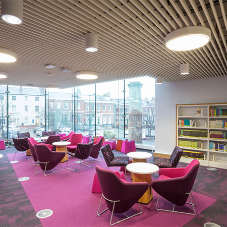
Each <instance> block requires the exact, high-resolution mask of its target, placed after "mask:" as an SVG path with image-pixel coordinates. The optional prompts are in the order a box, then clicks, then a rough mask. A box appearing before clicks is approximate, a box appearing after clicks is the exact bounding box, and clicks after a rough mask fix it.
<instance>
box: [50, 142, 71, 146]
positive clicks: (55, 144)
mask: <svg viewBox="0 0 227 227" xmlns="http://www.w3.org/2000/svg"><path fill="white" fill-rule="evenodd" d="M52 144H53V145H54V146H67V145H69V144H71V143H70V142H67V141H59V142H53V143H52Z"/></svg>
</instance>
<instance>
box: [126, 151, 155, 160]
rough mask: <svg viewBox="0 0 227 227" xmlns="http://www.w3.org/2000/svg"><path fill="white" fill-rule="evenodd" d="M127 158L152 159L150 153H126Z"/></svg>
mask: <svg viewBox="0 0 227 227" xmlns="http://www.w3.org/2000/svg"><path fill="white" fill-rule="evenodd" d="M127 156H128V157H129V158H136V159H147V158H151V157H152V154H151V153H148V152H140V151H136V152H129V153H127Z"/></svg>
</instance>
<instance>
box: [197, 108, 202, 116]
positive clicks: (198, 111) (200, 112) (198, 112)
mask: <svg viewBox="0 0 227 227" xmlns="http://www.w3.org/2000/svg"><path fill="white" fill-rule="evenodd" d="M196 116H203V108H197V111H196Z"/></svg>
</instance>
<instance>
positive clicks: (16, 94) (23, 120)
mask: <svg viewBox="0 0 227 227" xmlns="http://www.w3.org/2000/svg"><path fill="white" fill-rule="evenodd" d="M0 105H1V109H0V114H1V117H0V124H1V125H0V134H1V136H2V138H3V139H5V140H7V132H8V138H9V139H11V138H12V137H16V136H17V132H18V131H20V132H25V131H29V132H30V134H31V136H33V137H37V136H39V135H41V132H42V131H43V130H47V131H50V130H51V131H56V133H57V132H62V133H66V134H69V133H70V131H75V132H77V133H82V134H83V135H91V136H93V137H94V136H100V135H102V136H104V137H105V139H118V138H128V139H129V140H130V139H134V140H135V141H136V143H137V144H141V145H143V146H148V147H149V146H152V147H153V146H154V141H155V80H154V79H153V78H151V77H140V78H134V79H127V80H116V81H111V82H105V83H98V84H91V85H86V86H80V87H73V88H67V89H45V88H34V87H22V86H1V87H0ZM7 126H8V128H7ZM7 129H8V131H7Z"/></svg>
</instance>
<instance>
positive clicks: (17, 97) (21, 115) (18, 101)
mask: <svg viewBox="0 0 227 227" xmlns="http://www.w3.org/2000/svg"><path fill="white" fill-rule="evenodd" d="M7 92H8V94H9V95H8V107H9V109H8V117H9V118H8V123H9V138H12V137H17V132H30V135H31V136H33V137H34V136H35V132H36V127H40V128H42V127H45V119H44V113H45V107H44V89H43V88H35V87H26V86H8V91H6V93H7Z"/></svg>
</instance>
